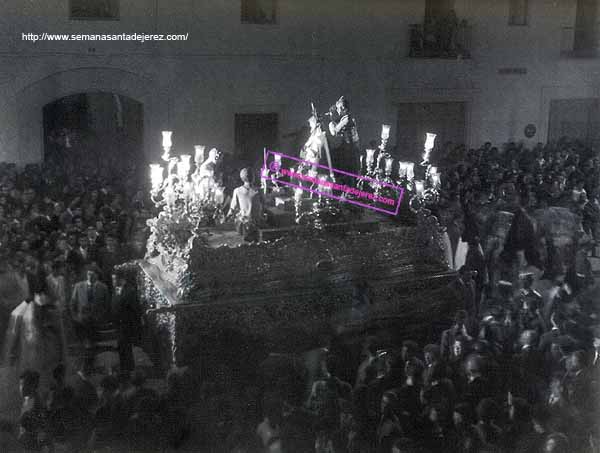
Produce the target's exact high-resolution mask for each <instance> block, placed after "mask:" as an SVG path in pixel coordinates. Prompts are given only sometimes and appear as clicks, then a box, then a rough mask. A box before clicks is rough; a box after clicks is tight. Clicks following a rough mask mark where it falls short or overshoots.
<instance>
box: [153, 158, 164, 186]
mask: <svg viewBox="0 0 600 453" xmlns="http://www.w3.org/2000/svg"><path fill="white" fill-rule="evenodd" d="M163 172H164V168H163V167H162V165H160V164H150V182H151V184H152V192H155V193H158V192H159V191H160V188H161V186H162V183H163Z"/></svg>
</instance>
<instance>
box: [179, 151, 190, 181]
mask: <svg viewBox="0 0 600 453" xmlns="http://www.w3.org/2000/svg"><path fill="white" fill-rule="evenodd" d="M191 158H192V156H190V155H189V154H182V155H181V156H179V159H180V160H179V162H177V176H178V177H179V179H180V181H181V182H183V181H187V178H188V176H189V174H190V169H191V164H190V159H191Z"/></svg>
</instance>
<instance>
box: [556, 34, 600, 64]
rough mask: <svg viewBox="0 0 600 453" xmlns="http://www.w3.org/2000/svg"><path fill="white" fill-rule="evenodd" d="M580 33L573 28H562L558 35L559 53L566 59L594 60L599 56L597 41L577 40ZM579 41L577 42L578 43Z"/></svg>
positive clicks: (599, 46)
mask: <svg viewBox="0 0 600 453" xmlns="http://www.w3.org/2000/svg"><path fill="white" fill-rule="evenodd" d="M578 33H580V32H579V31H578V30H577V29H576V28H575V27H563V28H562V30H561V35H560V53H561V55H562V56H563V57H567V58H596V57H598V56H600V52H599V50H600V42H599V41H598V39H591V40H590V39H585V40H577V39H576V34H578ZM578 41H579V42H578Z"/></svg>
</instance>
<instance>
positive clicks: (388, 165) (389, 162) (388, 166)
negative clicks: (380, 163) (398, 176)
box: [385, 157, 394, 174]
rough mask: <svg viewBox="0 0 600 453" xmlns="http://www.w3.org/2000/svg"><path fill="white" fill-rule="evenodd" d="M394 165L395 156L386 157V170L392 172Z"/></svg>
mask: <svg viewBox="0 0 600 453" xmlns="http://www.w3.org/2000/svg"><path fill="white" fill-rule="evenodd" d="M393 166H394V158H393V157H386V158H385V172H386V173H388V174H389V173H392V168H393Z"/></svg>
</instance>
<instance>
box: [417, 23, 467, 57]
mask: <svg viewBox="0 0 600 453" xmlns="http://www.w3.org/2000/svg"><path fill="white" fill-rule="evenodd" d="M471 32H472V30H471V26H470V25H469V24H468V23H467V21H465V20H462V21H460V22H458V23H443V22H441V23H438V24H435V23H434V24H413V25H410V28H409V33H410V35H409V46H410V47H409V53H408V56H409V57H410V58H449V59H460V58H471V52H470V49H471Z"/></svg>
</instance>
